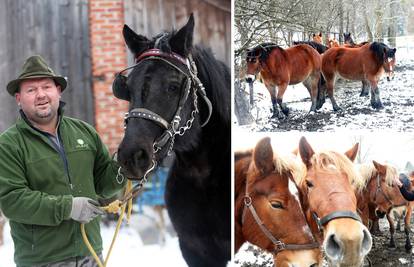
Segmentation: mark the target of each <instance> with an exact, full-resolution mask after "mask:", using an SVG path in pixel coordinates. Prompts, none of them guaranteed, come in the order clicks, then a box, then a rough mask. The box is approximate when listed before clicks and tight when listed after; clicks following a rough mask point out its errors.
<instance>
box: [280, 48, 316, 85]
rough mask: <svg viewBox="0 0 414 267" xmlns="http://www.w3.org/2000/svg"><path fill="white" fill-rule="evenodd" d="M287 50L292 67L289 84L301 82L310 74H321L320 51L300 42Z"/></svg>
mask: <svg viewBox="0 0 414 267" xmlns="http://www.w3.org/2000/svg"><path fill="white" fill-rule="evenodd" d="M285 51H286V54H287V58H288V60H289V67H290V82H289V84H297V83H300V82H302V81H304V80H306V78H307V77H309V76H310V75H319V73H320V70H321V64H322V60H321V56H320V54H319V53H318V51H316V50H315V49H314V48H313V47H311V46H310V45H307V44H300V45H295V46H292V47H289V48H287V49H286V50H285Z"/></svg>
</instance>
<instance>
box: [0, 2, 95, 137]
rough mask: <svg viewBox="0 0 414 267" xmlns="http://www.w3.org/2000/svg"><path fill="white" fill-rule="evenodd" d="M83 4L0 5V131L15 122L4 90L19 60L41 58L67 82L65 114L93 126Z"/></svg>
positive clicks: (11, 102)
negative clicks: (66, 78)
mask: <svg viewBox="0 0 414 267" xmlns="http://www.w3.org/2000/svg"><path fill="white" fill-rule="evenodd" d="M87 2H88V1H87V0H31V1H27V0H5V1H0V48H1V49H0V84H1V85H2V89H1V90H0V114H1V116H0V131H3V130H5V129H6V128H8V127H9V126H10V125H11V124H12V123H13V122H14V121H15V119H16V117H17V113H18V112H17V108H16V104H15V102H14V100H13V98H12V97H11V96H9V95H8V93H7V92H6V84H7V83H8V82H9V81H10V80H11V79H14V78H16V77H17V75H18V73H19V72H20V69H21V67H22V65H23V62H24V60H25V59H26V58H27V57H29V56H31V55H34V54H40V55H42V56H43V57H44V58H45V59H46V61H47V62H48V63H49V64H50V66H51V67H52V69H53V70H54V71H55V72H56V73H58V74H61V75H63V76H66V77H68V81H69V83H68V87H67V88H66V90H65V91H64V93H63V97H62V100H63V101H65V102H67V105H66V107H65V114H66V115H69V116H73V117H76V118H80V119H83V120H85V121H88V122H89V123H92V124H93V122H94V121H93V120H94V116H93V110H94V109H93V97H92V90H91V80H90V79H91V78H90V73H91V66H90V65H91V63H90V48H89V32H88V3H87Z"/></svg>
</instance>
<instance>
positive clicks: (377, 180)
mask: <svg viewBox="0 0 414 267" xmlns="http://www.w3.org/2000/svg"><path fill="white" fill-rule="evenodd" d="M380 180H381V177H380V175H379V174H377V177H376V182H377V187H376V189H375V194H374V203H375V202H376V200H377V194H378V192H379V193H381V194H382V196H383V197H384V198H385V200H387V201H388V202H389V203H390V204H391V206H392V207H394V203H393V202H392V200H391V199H390V198H389V197H388V196H387V194H385V192H384V190H382V187H381V181H380Z"/></svg>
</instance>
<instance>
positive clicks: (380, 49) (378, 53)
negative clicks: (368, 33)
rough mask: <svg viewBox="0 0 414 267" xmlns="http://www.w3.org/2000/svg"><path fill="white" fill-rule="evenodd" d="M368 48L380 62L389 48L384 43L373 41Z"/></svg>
mask: <svg viewBox="0 0 414 267" xmlns="http://www.w3.org/2000/svg"><path fill="white" fill-rule="evenodd" d="M369 49H370V50H371V51H372V52H373V53H374V56H375V58H376V59H377V60H378V61H379V62H380V63H381V64H382V63H384V61H385V59H386V58H385V56H386V53H387V51H388V50H389V48H388V46H386V45H385V44H384V43H379V42H373V43H372V44H371V45H370V47H369Z"/></svg>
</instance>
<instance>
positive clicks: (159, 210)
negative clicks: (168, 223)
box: [154, 205, 166, 246]
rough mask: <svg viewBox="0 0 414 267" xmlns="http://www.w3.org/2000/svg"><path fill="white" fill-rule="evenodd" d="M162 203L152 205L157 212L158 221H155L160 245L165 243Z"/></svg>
mask: <svg viewBox="0 0 414 267" xmlns="http://www.w3.org/2000/svg"><path fill="white" fill-rule="evenodd" d="M164 208H165V207H164V205H155V206H154V211H155V212H156V213H157V214H158V217H159V219H160V221H159V222H158V223H157V227H158V229H159V240H160V244H161V246H164V245H165V240H166V238H165V236H166V234H165V220H164V214H163V210H164Z"/></svg>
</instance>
